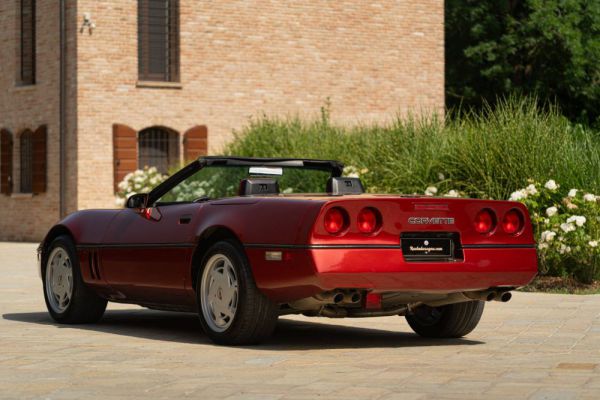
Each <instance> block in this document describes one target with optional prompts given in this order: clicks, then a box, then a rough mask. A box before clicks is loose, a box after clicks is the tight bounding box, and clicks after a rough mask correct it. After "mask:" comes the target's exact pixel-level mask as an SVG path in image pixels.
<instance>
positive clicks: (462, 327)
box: [406, 301, 485, 338]
mask: <svg viewBox="0 0 600 400" xmlns="http://www.w3.org/2000/svg"><path fill="white" fill-rule="evenodd" d="M484 305H485V303H484V302H483V301H468V302H464V303H455V304H448V305H445V306H441V307H429V306H420V307H418V308H417V309H415V310H414V312H413V313H412V314H409V315H407V316H406V321H407V322H408V324H409V325H410V327H411V328H412V329H413V331H415V332H416V333H418V334H419V335H421V336H423V337H430V338H458V337H462V336H465V335H467V334H469V333H470V332H471V331H472V330H473V329H475V327H476V326H477V324H478V323H479V320H480V319H481V314H482V313H483V307H484Z"/></svg>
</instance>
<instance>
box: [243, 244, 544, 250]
mask: <svg viewBox="0 0 600 400" xmlns="http://www.w3.org/2000/svg"><path fill="white" fill-rule="evenodd" d="M244 247H248V248H258V249H273V248H274V249H402V246H401V245H399V244H373V245H368V244H274V243H244ZM460 248H462V249H535V245H534V244H466V245H463V246H462V247H460Z"/></svg>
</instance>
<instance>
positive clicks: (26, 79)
mask: <svg viewBox="0 0 600 400" xmlns="http://www.w3.org/2000/svg"><path fill="white" fill-rule="evenodd" d="M20 5H21V9H20V11H21V21H20V22H21V23H20V54H19V55H20V69H19V83H20V84H22V85H33V84H34V83H35V0H21V4H20Z"/></svg>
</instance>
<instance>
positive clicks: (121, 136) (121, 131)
mask: <svg viewBox="0 0 600 400" xmlns="http://www.w3.org/2000/svg"><path fill="white" fill-rule="evenodd" d="M113 148H114V153H113V154H114V156H113V162H114V177H115V182H114V184H115V192H117V191H118V187H117V185H118V184H119V182H121V181H122V180H123V177H125V175H127V174H128V173H130V172H133V171H135V170H136V169H137V158H138V156H137V132H136V131H135V130H133V129H132V128H130V127H128V126H127V125H121V124H114V125H113Z"/></svg>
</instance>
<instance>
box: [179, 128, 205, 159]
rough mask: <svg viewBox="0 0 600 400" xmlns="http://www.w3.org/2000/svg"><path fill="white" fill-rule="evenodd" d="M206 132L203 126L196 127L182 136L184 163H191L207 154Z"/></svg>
mask: <svg viewBox="0 0 600 400" xmlns="http://www.w3.org/2000/svg"><path fill="white" fill-rule="evenodd" d="M207 137H208V130H207V129H206V126H205V125H198V126H195V127H193V128H191V129H189V130H188V131H187V132H186V133H185V134H184V135H183V157H184V159H185V161H192V160H195V159H196V158H198V157H200V156H204V155H206V154H207V150H208V141H207Z"/></svg>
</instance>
